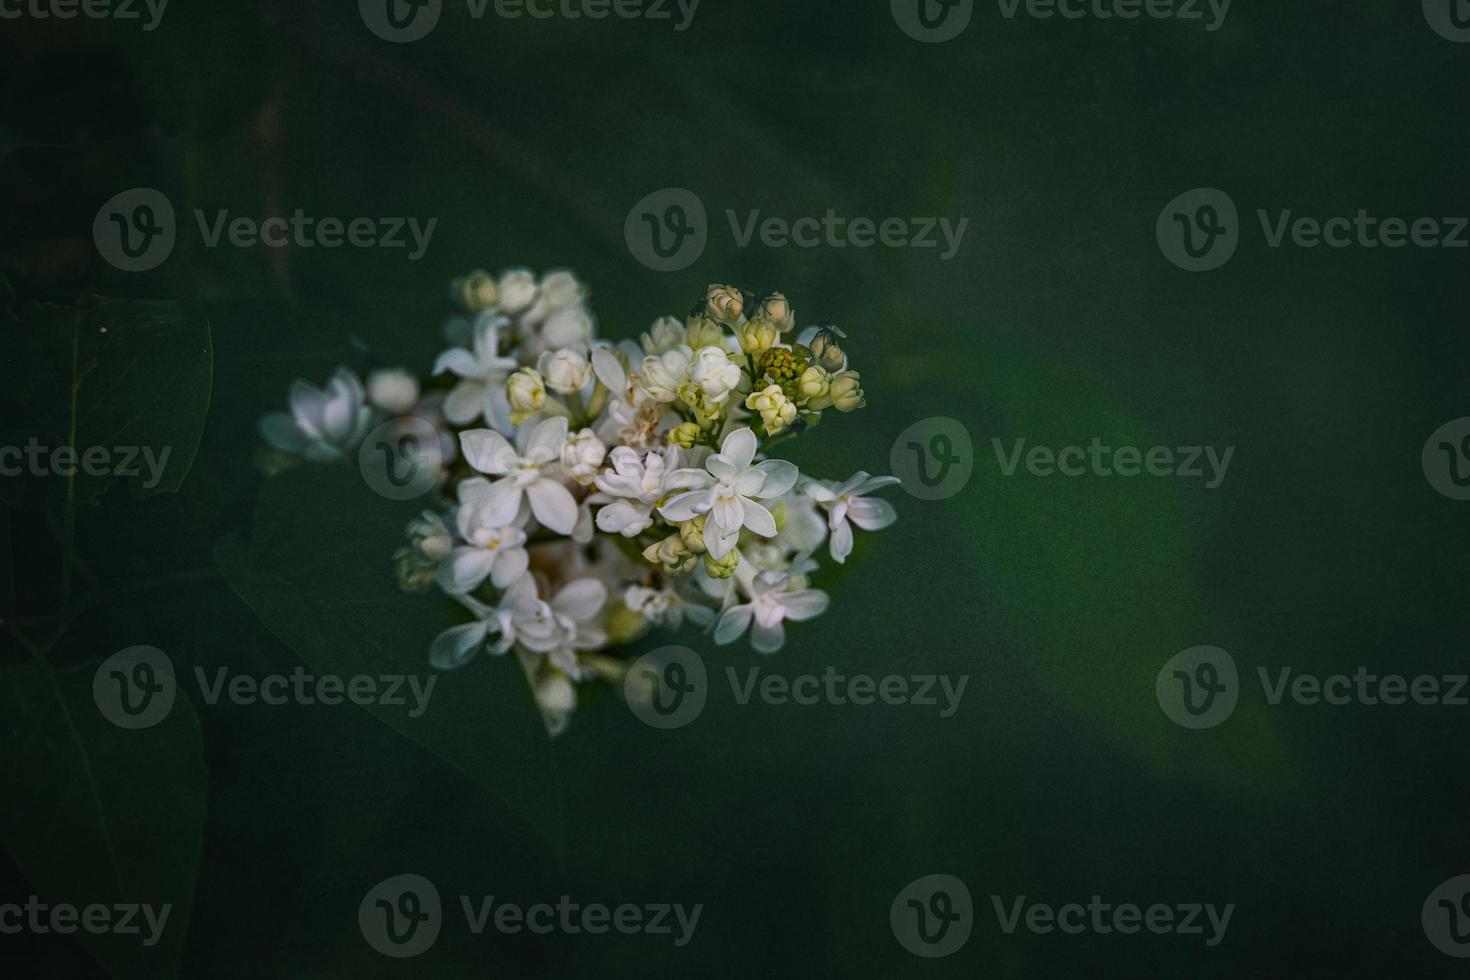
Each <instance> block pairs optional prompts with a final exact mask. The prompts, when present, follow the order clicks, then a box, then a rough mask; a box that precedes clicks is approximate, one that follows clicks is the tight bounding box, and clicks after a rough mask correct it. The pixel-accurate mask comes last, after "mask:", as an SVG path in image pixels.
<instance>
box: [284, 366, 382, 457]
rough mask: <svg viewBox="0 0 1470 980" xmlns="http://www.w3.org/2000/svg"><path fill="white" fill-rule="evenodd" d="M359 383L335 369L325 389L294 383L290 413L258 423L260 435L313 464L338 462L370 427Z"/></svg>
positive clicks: (356, 379)
mask: <svg viewBox="0 0 1470 980" xmlns="http://www.w3.org/2000/svg"><path fill="white" fill-rule="evenodd" d="M366 398H367V395H366V393H365V392H364V391H363V387H362V382H361V381H359V380H358V377H357V375H355V374H353V373H352V372H351V371H349V370H347V369H346V368H338V369H337V370H336V372H335V373H333V375H332V377H331V380H330V381H328V382H327V390H326V391H322V390H321V389H320V388H317V387H316V386H314V385H311V384H308V383H307V382H305V381H301V380H298V381H296V382H294V383H293V384H292V385H291V395H290V404H291V411H290V412H272V413H271V414H269V415H267V416H266V417H265V418H263V419H261V420H260V434H261V435H262V436H264V437H265V441H266V442H268V443H270V444H271V445H272V446H274V447H275V448H276V449H280V450H283V451H284V452H288V453H294V454H296V455H298V456H304V457H306V458H307V459H308V460H310V461H312V462H314V463H323V462H330V461H332V460H336V459H342V458H343V457H345V456H347V455H348V454H349V453H351V452H352V451H353V450H354V449H356V448H357V445H358V443H360V442H362V440H363V437H364V436H366V435H367V434H368V430H369V429H370V428H372V422H373V411H372V409H370V408H368V407H367V405H366V403H365V400H366Z"/></svg>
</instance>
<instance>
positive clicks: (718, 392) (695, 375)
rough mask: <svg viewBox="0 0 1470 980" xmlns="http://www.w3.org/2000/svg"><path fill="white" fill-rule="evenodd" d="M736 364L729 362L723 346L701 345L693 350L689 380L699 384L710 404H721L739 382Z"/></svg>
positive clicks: (739, 375)
mask: <svg viewBox="0 0 1470 980" xmlns="http://www.w3.org/2000/svg"><path fill="white" fill-rule="evenodd" d="M741 377H742V375H741V373H740V368H739V366H738V365H735V364H732V363H730V358H729V357H727V356H726V354H725V351H724V349H723V348H720V347H701V348H700V349H699V350H697V351H695V352H694V361H693V363H692V364H691V365H690V367H689V380H690V381H693V382H694V383H695V384H697V385H699V387H700V389H701V390H703V391H704V395H705V398H706V399H708V401H709V403H710V404H711V405H719V404H722V403H723V402H724V401H725V399H726V398H727V397H729V395H730V392H732V391H734V390H735V388H736V387H737V386H738V385H739V384H740V379H741Z"/></svg>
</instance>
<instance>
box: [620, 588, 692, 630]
mask: <svg viewBox="0 0 1470 980" xmlns="http://www.w3.org/2000/svg"><path fill="white" fill-rule="evenodd" d="M623 605H625V606H627V607H628V608H629V609H631V610H632V611H633V612H636V613H638V614H639V615H640V616H643V617H644V618H645V619H647V620H648V621H649V622H651V623H654V624H656V625H658V626H665V627H667V628H669V629H675V630H676V629H679V628H680V627H682V626H683V625H684V618H685V617H686V616H687V617H688V618H689V621H690V622H692V623H694V624H696V625H698V626H708V625H709V624H710V623H712V622H714V620H715V614H714V610H712V609H710V608H709V607H708V606H702V605H700V604H699V603H697V602H690V601H689V600H688V599H685V598H684V597H683V596H681V595H680V594H679V593H678V592H677V591H676V590H675V589H674V588H673V587H672V586H665V587H664V588H662V589H650V588H648V587H647V586H643V585H630V586H628V588H627V590H626V591H624V592H623Z"/></svg>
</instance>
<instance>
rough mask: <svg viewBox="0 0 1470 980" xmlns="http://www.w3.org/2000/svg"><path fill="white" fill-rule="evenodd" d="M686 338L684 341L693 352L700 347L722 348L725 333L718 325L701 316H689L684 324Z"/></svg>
mask: <svg viewBox="0 0 1470 980" xmlns="http://www.w3.org/2000/svg"><path fill="white" fill-rule="evenodd" d="M684 327H685V330H686V331H687V332H688V338H687V339H686V340H685V341H684V342H685V343H686V344H688V345H689V346H690V347H691V348H693V349H694V350H699V349H700V348H701V347H721V348H722V347H724V346H725V331H724V330H722V329H720V325H719V324H718V323H716V322H715V321H713V320H711V319H710V318H709V317H708V316H705V315H703V314H701V315H699V316H691V317H690V318H689V319H688V320H687V321H685V324H684Z"/></svg>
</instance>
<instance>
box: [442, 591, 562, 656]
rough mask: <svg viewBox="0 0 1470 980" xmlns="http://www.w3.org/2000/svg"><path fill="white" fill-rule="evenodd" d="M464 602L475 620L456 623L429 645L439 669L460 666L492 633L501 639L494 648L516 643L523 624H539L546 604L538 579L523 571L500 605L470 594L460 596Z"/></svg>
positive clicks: (499, 649)
mask: <svg viewBox="0 0 1470 980" xmlns="http://www.w3.org/2000/svg"><path fill="white" fill-rule="evenodd" d="M455 598H456V599H458V600H459V602H460V604H461V605H463V606H464V607H465V608H466V609H468V610H470V612H472V613H473V614H474V616H475V619H474V621H473V622H470V623H465V624H464V625H463V626H452V627H450V628H449V629H447V630H445V631H444V632H443V633H440V634H439V635H438V636H436V637H435V638H434V642H433V644H432V645H431V646H430V647H429V664H430V665H431V666H432V667H433V668H434V669H435V670H458V669H459V668H460V667H463V666H464V665H465V664H467V663H469V662H470V661H471V660H473V659H475V654H477V653H479V652H480V650H481V649H482V648H483V647H484V646H485V641H486V640H488V639H489V637H490V635H491V634H492V633H495V634H498V635H499V636H500V639H499V640H498V641H496V643H495V645H494V646H493V647H491V648H490V652H491V653H495V654H501V653H504V652H505V651H507V650H509V649H510V648H511V647H512V646H514V645H515V642H516V637H517V636H518V635H519V629H520V627H521V626H522V625H530V626H532V627H533V628H534V627H535V626H536V623H537V619H538V617H540V616H541V613H542V610H541V607H543V606H545V605H546V604H545V603H544V602H542V601H541V600H540V599H539V598H538V597H537V595H536V580H535V579H533V578H532V577H531V576H529V575H522V576H521V577H520V578H518V579H516V580H515V582H513V583H512V584H511V586H510V588H508V589H506V590H505V594H504V595H502V596H501V597H500V603H499V605H497V606H495V607H493V608H492V607H490V606H487V605H485V604H484V603H483V602H480V601H479V600H477V599H474V598H472V597H470V596H456V597H455Z"/></svg>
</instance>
